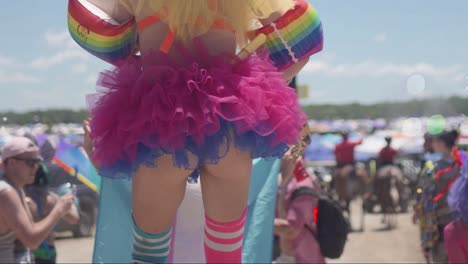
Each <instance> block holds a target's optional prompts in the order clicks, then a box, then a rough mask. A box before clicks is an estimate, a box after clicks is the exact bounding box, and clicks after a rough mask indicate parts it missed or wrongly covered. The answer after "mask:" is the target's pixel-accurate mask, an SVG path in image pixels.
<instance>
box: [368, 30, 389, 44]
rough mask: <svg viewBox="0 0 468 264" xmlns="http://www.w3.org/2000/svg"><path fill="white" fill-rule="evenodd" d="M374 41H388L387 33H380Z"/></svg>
mask: <svg viewBox="0 0 468 264" xmlns="http://www.w3.org/2000/svg"><path fill="white" fill-rule="evenodd" d="M372 39H373V40H374V41H375V42H385V41H386V40H387V33H385V32H382V33H379V34H377V35H375V36H374V37H373V38H372Z"/></svg>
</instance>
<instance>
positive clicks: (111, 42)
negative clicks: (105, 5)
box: [68, 0, 137, 64]
mask: <svg viewBox="0 0 468 264" xmlns="http://www.w3.org/2000/svg"><path fill="white" fill-rule="evenodd" d="M81 1H84V0H81ZM101 12H102V11H101ZM68 30H69V31H70V34H71V36H72V38H73V39H74V40H75V41H76V42H77V43H78V45H80V46H81V47H82V48H83V49H85V50H86V51H88V52H89V53H91V54H93V55H94V56H96V57H98V58H100V59H102V60H104V61H107V62H109V63H112V64H116V63H118V61H120V60H123V59H126V58H127V57H128V56H130V55H131V54H132V52H133V51H134V48H135V44H136V36H137V31H136V23H135V20H134V19H131V20H129V21H127V22H125V23H123V24H120V25H115V24H111V23H109V22H107V21H105V20H104V19H102V18H100V17H99V16H98V15H96V14H95V13H93V12H92V11H91V10H90V9H88V8H87V7H86V6H85V5H83V4H82V2H80V1H79V0H69V1H68Z"/></svg>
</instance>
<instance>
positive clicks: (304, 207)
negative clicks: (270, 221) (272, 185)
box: [274, 155, 325, 263]
mask: <svg viewBox="0 0 468 264" xmlns="http://www.w3.org/2000/svg"><path fill="white" fill-rule="evenodd" d="M300 187H309V188H312V189H317V186H315V185H314V184H313V179H312V178H311V176H310V175H309V174H307V172H306V170H305V169H304V167H303V164H302V161H301V159H296V158H294V157H293V156H291V155H286V156H285V157H283V159H282V160H281V167H280V177H279V192H278V193H279V194H278V199H277V210H276V212H277V213H276V218H275V220H274V226H275V234H276V236H277V246H276V250H277V251H279V252H277V254H276V255H279V256H278V257H277V259H276V260H275V263H325V259H324V257H323V256H322V254H321V252H320V245H319V243H318V241H317V240H316V238H315V236H314V235H313V234H312V232H315V233H317V230H316V228H317V227H316V224H315V222H314V215H313V212H314V208H316V207H317V206H318V198H316V197H313V196H310V195H307V196H305V195H304V196H301V197H298V198H296V199H294V200H291V194H292V193H293V192H294V190H296V189H298V188H300ZM306 226H307V227H309V228H310V230H309V229H308V228H306ZM311 231H312V232H311Z"/></svg>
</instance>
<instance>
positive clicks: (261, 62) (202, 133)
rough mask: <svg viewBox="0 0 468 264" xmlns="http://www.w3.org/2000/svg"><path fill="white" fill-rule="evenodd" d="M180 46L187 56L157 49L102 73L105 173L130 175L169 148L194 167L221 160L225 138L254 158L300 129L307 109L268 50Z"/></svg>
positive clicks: (99, 153) (95, 123) (99, 129)
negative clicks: (195, 50) (240, 55)
mask: <svg viewBox="0 0 468 264" xmlns="http://www.w3.org/2000/svg"><path fill="white" fill-rule="evenodd" d="M181 52H182V53H181V56H180V57H181V58H182V57H183V58H184V59H183V61H181V60H180V59H179V60H178V61H177V62H176V61H175V60H174V59H171V58H170V57H169V56H167V55H166V54H164V53H161V52H151V53H150V54H145V56H144V58H143V59H141V58H136V57H134V58H130V59H128V60H127V61H126V62H125V63H124V64H123V65H121V66H120V67H118V68H116V69H114V70H113V71H106V72H103V73H101V77H100V79H99V81H98V85H99V86H101V87H103V88H104V91H103V92H102V94H101V96H100V98H99V99H98V100H97V102H96V105H95V107H94V108H93V109H92V111H91V116H92V121H91V131H92V134H91V136H92V138H93V143H94V147H95V151H94V154H93V158H94V159H95V160H96V161H97V162H98V163H99V164H102V165H103V166H102V168H101V171H100V173H101V175H102V176H105V177H111V178H129V177H131V176H132V175H133V173H134V172H135V171H136V170H137V169H138V167H139V166H140V165H146V166H157V158H158V157H160V156H162V155H165V154H169V155H172V156H173V160H174V165H176V166H178V167H184V168H186V169H193V170H196V169H197V168H198V167H199V166H201V165H203V164H207V163H209V164H215V163H216V162H218V161H219V159H221V158H222V157H223V156H224V155H225V154H226V152H227V151H228V149H227V148H226V142H228V146H232V145H235V146H236V147H238V148H240V149H243V150H250V151H251V152H252V155H253V157H254V158H258V157H262V158H270V157H271V158H275V157H281V156H282V155H283V154H284V153H285V152H286V151H287V150H288V145H290V144H294V143H295V142H296V141H297V140H298V138H299V137H300V130H301V127H302V126H303V124H305V122H306V115H305V114H304V113H303V112H302V111H301V109H300V106H299V103H298V98H297V95H296V93H295V91H294V90H293V89H292V88H290V87H289V86H288V85H287V83H286V82H285V81H284V79H283V74H282V73H281V72H278V71H277V69H276V68H275V67H274V66H272V64H271V62H270V61H269V58H268V56H261V55H257V54H255V55H251V56H250V57H249V58H248V59H245V60H242V61H239V60H236V61H235V62H233V59H234V57H233V56H229V55H217V56H210V55H207V54H206V52H200V53H199V54H202V55H201V56H198V57H197V56H194V55H193V54H190V53H188V52H183V50H182V49H181ZM265 55H266V54H265ZM231 142H232V144H231ZM189 156H190V157H193V156H195V157H197V160H196V161H194V160H193V159H192V158H189Z"/></svg>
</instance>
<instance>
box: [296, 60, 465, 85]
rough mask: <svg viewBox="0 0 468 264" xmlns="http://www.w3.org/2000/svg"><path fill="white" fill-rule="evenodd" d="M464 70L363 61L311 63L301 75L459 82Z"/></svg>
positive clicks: (460, 67)
mask: <svg viewBox="0 0 468 264" xmlns="http://www.w3.org/2000/svg"><path fill="white" fill-rule="evenodd" d="M464 72H465V69H464V67H463V66H462V65H457V64H455V65H449V66H438V65H433V64H429V63H424V62H420V63H415V64H394V63H383V62H376V61H363V62H359V63H354V64H353V63H349V64H345V63H343V64H332V63H330V62H327V61H320V60H319V61H311V62H309V63H308V64H307V65H306V66H305V67H304V69H303V73H314V74H315V73H317V74H324V75H327V76H331V77H387V76H390V77H392V76H393V77H394V76H402V77H409V76H411V75H412V74H421V75H424V76H426V77H432V78H434V79H436V80H444V81H460V80H462V79H463V76H464Z"/></svg>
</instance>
